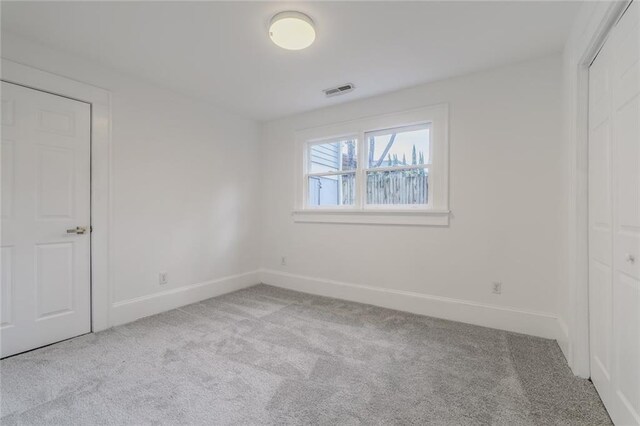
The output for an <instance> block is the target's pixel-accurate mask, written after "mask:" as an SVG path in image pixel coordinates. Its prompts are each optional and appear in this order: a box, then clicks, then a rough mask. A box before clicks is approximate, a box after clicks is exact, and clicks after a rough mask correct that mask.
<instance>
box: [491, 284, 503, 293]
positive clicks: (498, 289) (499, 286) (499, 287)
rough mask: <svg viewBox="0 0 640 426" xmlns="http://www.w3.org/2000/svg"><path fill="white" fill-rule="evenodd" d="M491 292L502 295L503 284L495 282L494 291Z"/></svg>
mask: <svg viewBox="0 0 640 426" xmlns="http://www.w3.org/2000/svg"><path fill="white" fill-rule="evenodd" d="M491 292H492V293H493V294H502V283H501V282H497V281H496V282H494V283H493V284H492V290H491Z"/></svg>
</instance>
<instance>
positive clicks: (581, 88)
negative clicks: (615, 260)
mask: <svg viewBox="0 0 640 426" xmlns="http://www.w3.org/2000/svg"><path fill="white" fill-rule="evenodd" d="M630 2H631V0H623V1H614V2H608V1H599V2H596V3H592V4H591V5H593V8H594V9H593V11H592V14H591V15H590V16H589V17H588V21H587V22H586V23H584V27H585V28H584V29H583V31H582V32H581V33H579V34H578V33H576V34H575V40H574V42H575V43H576V46H571V45H570V44H569V48H570V49H571V48H575V50H576V51H575V52H572V51H569V54H570V55H572V56H570V57H569V62H568V64H567V67H568V69H569V72H570V74H571V79H572V80H574V82H575V87H574V86H572V85H571V83H572V82H571V81H569V82H568V85H569V86H568V87H569V90H570V91H569V98H568V105H567V107H568V108H569V109H568V112H569V115H568V116H567V117H565V119H566V120H567V122H568V134H567V136H568V138H569V143H570V155H571V157H570V159H569V161H570V170H569V172H570V176H569V217H568V229H569V253H568V259H569V303H570V306H569V318H567V321H568V324H566V325H567V326H568V338H567V340H568V345H563V346H564V348H563V352H564V354H565V355H566V356H567V361H568V363H569V366H570V367H571V369H572V370H573V372H574V374H576V375H578V376H580V377H590V375H591V368H590V352H589V351H590V349H589V257H588V250H589V238H588V236H589V230H588V192H589V188H588V158H589V143H588V112H589V109H588V100H589V65H590V64H591V62H592V61H593V59H594V58H595V57H596V55H597V54H598V52H599V50H600V48H601V47H602V46H603V45H604V42H605V40H606V39H607V36H608V34H609V32H610V31H611V29H612V28H613V26H614V25H615V23H616V22H617V20H618V19H619V18H620V16H622V13H623V12H624V11H625V10H626V8H627V6H628V5H629V3H630ZM586 5H589V3H587V4H586ZM583 7H585V6H584V5H583ZM565 84H567V82H565Z"/></svg>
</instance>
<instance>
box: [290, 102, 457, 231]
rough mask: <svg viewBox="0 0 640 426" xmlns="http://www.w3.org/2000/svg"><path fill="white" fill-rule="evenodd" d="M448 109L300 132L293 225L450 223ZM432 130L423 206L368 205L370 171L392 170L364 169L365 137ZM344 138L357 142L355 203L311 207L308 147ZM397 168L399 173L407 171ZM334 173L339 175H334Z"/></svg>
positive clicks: (434, 108)
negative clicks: (411, 129) (424, 128)
mask: <svg viewBox="0 0 640 426" xmlns="http://www.w3.org/2000/svg"><path fill="white" fill-rule="evenodd" d="M448 118H449V107H448V105H447V104H439V105H433V106H429V107H424V108H419V109H414V110H409V111H404V112H398V113H392V114H384V115H379V116H373V117H367V118H361V119H357V120H352V121H348V122H342V123H336V124H331V125H326V126H321V127H314V128H310V129H304V130H299V131H297V132H296V150H297V153H296V159H297V161H296V183H297V184H296V196H295V206H294V209H293V218H294V220H295V221H296V222H317V223H362V224H392V225H432V226H447V225H448V224H449V216H450V211H449V123H448ZM425 124H428V125H430V135H431V143H430V146H429V149H430V154H429V161H430V164H429V165H427V168H428V170H429V177H428V179H429V181H428V182H429V196H428V204H426V205H395V206H394V205H367V204H366V189H365V188H364V185H366V173H367V171H371V170H381V171H382V170H391V169H394V167H391V168H389V167H385V168H376V169H370V168H368V164H366V159H367V150H368V146H367V145H368V144H367V143H366V139H365V134H367V135H371V134H375V133H378V132H384V131H388V130H389V129H395V128H402V127H407V128H408V127H411V126H422V125H425ZM346 139H355V140H356V141H357V148H356V150H357V156H358V168H357V169H356V187H357V188H358V189H357V191H356V200H355V203H354V205H342V206H309V205H307V197H308V190H309V188H308V175H309V173H307V172H308V170H307V167H308V163H309V157H308V156H309V153H310V146H311V145H315V144H319V143H330V142H336V141H340V140H346ZM406 168H407V167H405V166H400V167H398V169H406ZM336 174H343V173H342V172H336Z"/></svg>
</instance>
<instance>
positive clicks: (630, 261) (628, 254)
mask: <svg viewBox="0 0 640 426" xmlns="http://www.w3.org/2000/svg"><path fill="white" fill-rule="evenodd" d="M626 260H627V262H629V263H635V261H636V257H635V256H634V255H632V254H631V253H627V259H626Z"/></svg>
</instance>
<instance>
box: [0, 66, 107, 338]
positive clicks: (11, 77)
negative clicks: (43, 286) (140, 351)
mask: <svg viewBox="0 0 640 426" xmlns="http://www.w3.org/2000/svg"><path fill="white" fill-rule="evenodd" d="M1 80H2V81H5V82H7V83H13V84H17V85H19V86H24V87H28V88H31V89H35V90H40V91H42V92H48V93H51V94H54V95H58V96H63V97H66V98H70V99H75V100H78V101H82V102H86V103H88V104H90V105H91V117H90V120H91V133H90V138H91V142H90V143H91V207H90V209H91V227H92V233H91V331H92V332H96V331H100V330H104V329H107V328H109V326H110V322H109V311H110V306H111V285H110V280H109V277H110V276H111V274H110V261H109V260H110V258H111V256H110V252H109V225H110V222H111V220H110V218H111V208H110V200H111V196H110V188H111V185H110V179H111V171H110V164H111V161H110V159H111V94H110V93H109V92H108V91H107V90H104V89H101V88H98V87H94V86H91V85H88V84H85V83H81V82H78V81H75V80H71V79H68V78H65V77H61V76H58V75H55V74H51V73H48V72H45V71H42V70H38V69H35V68H32V67H29V66H26V65H22V64H19V63H16V62H13V61H10V60H7V59H4V58H3V59H2V78H1Z"/></svg>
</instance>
